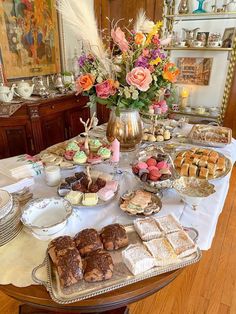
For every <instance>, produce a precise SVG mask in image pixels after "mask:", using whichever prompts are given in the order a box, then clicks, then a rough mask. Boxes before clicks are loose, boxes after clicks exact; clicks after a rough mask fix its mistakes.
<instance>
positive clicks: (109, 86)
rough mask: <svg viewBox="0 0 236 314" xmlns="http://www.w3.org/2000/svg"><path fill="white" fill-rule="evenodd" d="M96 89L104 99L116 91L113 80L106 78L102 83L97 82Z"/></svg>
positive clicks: (98, 94)
mask: <svg viewBox="0 0 236 314" xmlns="http://www.w3.org/2000/svg"><path fill="white" fill-rule="evenodd" d="M95 89H96V93H97V96H98V97H100V98H104V99H106V98H108V97H110V96H113V95H115V93H116V88H115V86H114V81H113V80H106V81H104V82H102V83H99V84H96V85H95Z"/></svg>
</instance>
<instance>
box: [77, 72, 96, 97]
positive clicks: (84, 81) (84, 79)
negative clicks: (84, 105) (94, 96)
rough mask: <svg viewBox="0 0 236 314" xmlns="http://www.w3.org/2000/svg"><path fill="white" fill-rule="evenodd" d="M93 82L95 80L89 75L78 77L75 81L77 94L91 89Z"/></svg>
mask: <svg viewBox="0 0 236 314" xmlns="http://www.w3.org/2000/svg"><path fill="white" fill-rule="evenodd" d="M94 81H95V78H94V77H93V76H92V75H91V74H90V73H87V74H85V75H81V76H79V77H78V78H77V80H76V89H77V91H78V93H81V92H83V91H87V90H90V88H91V87H93V84H94Z"/></svg>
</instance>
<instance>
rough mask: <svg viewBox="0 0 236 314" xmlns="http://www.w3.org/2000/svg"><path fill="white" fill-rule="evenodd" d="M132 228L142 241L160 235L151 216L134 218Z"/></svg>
mask: <svg viewBox="0 0 236 314" xmlns="http://www.w3.org/2000/svg"><path fill="white" fill-rule="evenodd" d="M134 228H135V230H136V231H137V233H138V235H139V236H140V238H141V239H142V240H144V241H148V240H152V239H155V238H159V237H160V236H161V235H162V233H161V230H160V229H159V227H158V225H157V223H156V220H155V219H153V218H151V217H147V218H139V219H136V220H135V221H134Z"/></svg>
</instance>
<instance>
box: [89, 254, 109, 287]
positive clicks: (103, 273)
mask: <svg viewBox="0 0 236 314" xmlns="http://www.w3.org/2000/svg"><path fill="white" fill-rule="evenodd" d="M113 268H114V264H113V261H112V258H111V255H110V254H109V253H108V252H106V251H104V250H97V251H94V252H91V253H90V254H89V255H88V256H87V257H86V258H85V260H84V280H85V281H87V282H97V281H103V280H108V279H110V278H111V277H112V274H113Z"/></svg>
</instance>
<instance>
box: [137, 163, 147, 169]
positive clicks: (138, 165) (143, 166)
mask: <svg viewBox="0 0 236 314" xmlns="http://www.w3.org/2000/svg"><path fill="white" fill-rule="evenodd" d="M137 167H138V168H139V169H140V170H141V169H147V167H148V165H147V164H146V162H143V161H140V162H138V164H137Z"/></svg>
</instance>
